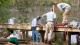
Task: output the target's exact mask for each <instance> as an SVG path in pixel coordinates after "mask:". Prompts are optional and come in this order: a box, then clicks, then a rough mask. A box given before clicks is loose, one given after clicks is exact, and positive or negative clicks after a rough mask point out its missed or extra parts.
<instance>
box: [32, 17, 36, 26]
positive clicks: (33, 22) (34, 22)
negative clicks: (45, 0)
mask: <svg viewBox="0 0 80 45" xmlns="http://www.w3.org/2000/svg"><path fill="white" fill-rule="evenodd" d="M31 25H32V27H35V26H37V19H36V18H34V19H33V20H32V24H31Z"/></svg>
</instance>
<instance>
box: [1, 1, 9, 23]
mask: <svg viewBox="0 0 80 45" xmlns="http://www.w3.org/2000/svg"><path fill="white" fill-rule="evenodd" d="M9 6H10V0H0V23H3V22H6V21H7V18H8V17H9V13H10V12H9Z"/></svg>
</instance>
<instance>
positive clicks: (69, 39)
mask: <svg viewBox="0 0 80 45" xmlns="http://www.w3.org/2000/svg"><path fill="white" fill-rule="evenodd" d="M68 45H71V33H69V37H68Z"/></svg>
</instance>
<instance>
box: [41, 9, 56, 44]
mask: <svg viewBox="0 0 80 45" xmlns="http://www.w3.org/2000/svg"><path fill="white" fill-rule="evenodd" d="M44 16H46V18H47V19H46V21H47V24H46V30H45V35H44V42H46V43H48V44H51V42H52V36H53V35H54V34H53V31H54V22H55V19H56V13H55V12H54V9H51V11H50V12H48V13H46V14H43V15H42V17H44Z"/></svg>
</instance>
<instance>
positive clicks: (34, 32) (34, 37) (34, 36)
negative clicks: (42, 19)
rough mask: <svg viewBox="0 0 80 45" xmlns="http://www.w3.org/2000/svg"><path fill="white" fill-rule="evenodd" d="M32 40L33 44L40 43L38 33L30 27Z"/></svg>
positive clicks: (34, 28)
mask: <svg viewBox="0 0 80 45" xmlns="http://www.w3.org/2000/svg"><path fill="white" fill-rule="evenodd" d="M31 30H32V40H33V42H39V41H40V33H39V32H38V31H37V30H36V27H32V28H31Z"/></svg>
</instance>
